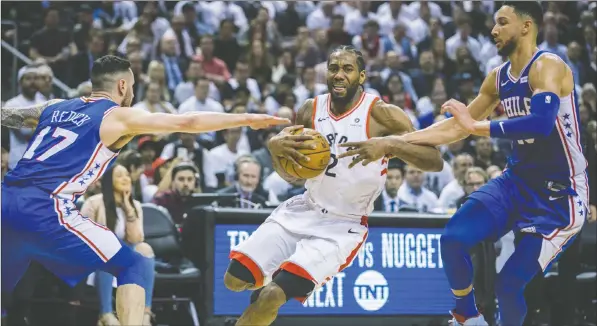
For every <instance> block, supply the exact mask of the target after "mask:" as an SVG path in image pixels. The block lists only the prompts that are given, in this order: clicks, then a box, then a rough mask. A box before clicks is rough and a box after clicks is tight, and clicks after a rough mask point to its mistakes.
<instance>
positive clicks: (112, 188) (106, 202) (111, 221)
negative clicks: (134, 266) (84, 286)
mask: <svg viewBox="0 0 597 326" xmlns="http://www.w3.org/2000/svg"><path fill="white" fill-rule="evenodd" d="M131 190H132V183H131V177H130V176H129V173H128V171H127V170H126V168H125V167H123V166H122V165H115V166H113V167H112V168H110V169H108V170H107V171H106V172H105V174H104V176H103V177H102V193H101V194H97V195H94V196H91V197H89V198H88V199H87V200H86V201H85V203H84V204H83V207H82V208H81V214H82V215H83V216H86V217H89V218H90V219H92V220H93V221H95V222H96V223H99V224H101V225H105V226H107V227H108V228H109V229H110V230H112V231H113V232H114V233H115V234H116V236H117V237H118V238H119V239H122V240H123V241H124V243H126V244H127V245H128V246H130V247H131V248H133V249H134V250H135V251H137V252H138V253H140V254H141V255H143V256H145V257H147V258H151V260H148V261H150V262H151V264H150V265H148V266H147V269H146V270H143V271H141V272H142V273H145V277H144V278H143V279H145V280H148V282H149V283H148V284H144V286H143V288H144V289H146V290H145V316H144V318H143V325H144V326H145V325H147V326H150V325H151V323H150V320H151V317H152V313H151V300H152V297H153V282H154V264H155V262H154V259H153V258H154V254H153V250H152V249H151V247H150V246H149V245H148V244H147V243H145V242H143V240H144V235H143V210H142V209H141V203H139V202H138V201H136V200H134V199H133V198H132V197H131ZM113 280H114V276H112V274H109V273H107V272H104V271H96V272H95V287H96V289H97V292H98V295H99V299H100V319H99V322H98V323H101V325H119V322H118V319H117V318H116V316H115V315H114V313H113V312H112V284H113Z"/></svg>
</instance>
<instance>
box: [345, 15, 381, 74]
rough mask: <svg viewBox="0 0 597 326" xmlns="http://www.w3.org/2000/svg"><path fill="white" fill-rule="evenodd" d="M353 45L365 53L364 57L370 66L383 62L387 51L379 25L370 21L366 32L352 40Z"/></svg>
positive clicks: (365, 29)
mask: <svg viewBox="0 0 597 326" xmlns="http://www.w3.org/2000/svg"><path fill="white" fill-rule="evenodd" d="M352 45H353V46H354V47H355V48H356V49H357V50H360V51H361V52H363V57H364V58H365V61H366V62H370V64H373V65H375V64H379V63H381V62H382V60H383V57H384V54H385V53H386V50H385V43H384V42H382V38H381V35H379V24H378V23H377V22H376V21H375V20H369V21H368V22H367V23H366V24H365V26H364V32H363V33H362V34H357V35H355V36H354V37H353V38H352Z"/></svg>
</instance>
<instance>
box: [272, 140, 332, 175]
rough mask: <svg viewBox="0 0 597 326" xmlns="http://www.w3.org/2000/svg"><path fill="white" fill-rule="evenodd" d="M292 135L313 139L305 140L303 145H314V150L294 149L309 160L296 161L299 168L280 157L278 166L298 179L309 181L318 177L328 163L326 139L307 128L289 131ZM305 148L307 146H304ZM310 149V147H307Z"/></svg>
mask: <svg viewBox="0 0 597 326" xmlns="http://www.w3.org/2000/svg"><path fill="white" fill-rule="evenodd" d="M291 132H292V134H293V135H304V136H311V137H313V139H312V140H305V141H303V143H304V144H305V145H314V148H299V149H296V150H297V151H298V152H299V153H301V154H303V155H304V156H306V157H308V158H309V160H308V161H307V160H304V159H303V160H298V161H297V163H298V165H299V166H300V167H298V166H296V165H295V164H293V163H292V162H290V161H289V160H288V159H286V158H284V157H281V158H280V164H281V165H282V168H283V169H284V171H286V173H288V174H290V175H291V176H293V177H295V178H299V179H311V178H315V177H316V176H318V175H320V174H321V173H322V172H323V171H324V170H325V169H326V168H327V166H328V164H329V162H330V156H331V152H330V145H329V144H328V141H327V139H325V137H323V135H322V134H320V133H319V132H318V131H317V130H313V129H309V128H300V129H296V130H293V131H291ZM304 147H307V146H304ZM309 147H311V146H309Z"/></svg>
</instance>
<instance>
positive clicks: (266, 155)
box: [251, 128, 280, 179]
mask: <svg viewBox="0 0 597 326" xmlns="http://www.w3.org/2000/svg"><path fill="white" fill-rule="evenodd" d="M278 132H280V130H279V129H277V128H270V129H267V130H265V131H264V132H263V133H262V135H263V137H262V139H260V140H261V143H262V144H267V142H268V141H269V140H270V139H271V138H272V137H273V136H275V135H277V134H278ZM251 154H252V155H253V157H255V159H256V160H257V161H258V162H259V164H260V165H261V171H262V172H263V176H262V179H265V178H266V177H267V176H269V175H270V174H271V173H272V172H274V168H273V165H272V155H271V153H270V152H269V150H268V149H267V147H265V146H264V147H262V148H260V149H257V150H255V151H253V152H252V153H251Z"/></svg>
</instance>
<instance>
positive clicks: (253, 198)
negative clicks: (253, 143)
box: [218, 155, 269, 208]
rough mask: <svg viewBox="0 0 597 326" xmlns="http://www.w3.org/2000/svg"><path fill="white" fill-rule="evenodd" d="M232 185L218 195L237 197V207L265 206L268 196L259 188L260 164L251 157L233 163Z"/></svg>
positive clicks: (243, 157) (240, 158)
mask: <svg viewBox="0 0 597 326" xmlns="http://www.w3.org/2000/svg"><path fill="white" fill-rule="evenodd" d="M234 166H235V170H236V171H235V172H236V175H235V178H234V180H235V181H234V183H233V184H232V185H231V186H229V187H226V188H224V189H220V190H219V191H218V193H222V194H234V193H237V194H238V196H239V203H238V207H240V208H259V207H263V206H265V204H266V202H267V201H268V197H269V194H268V193H267V192H265V191H264V190H263V188H262V187H261V164H259V161H257V160H256V159H255V158H254V157H253V156H251V155H243V156H241V157H239V158H238V159H237V160H236V161H235V162H234Z"/></svg>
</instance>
